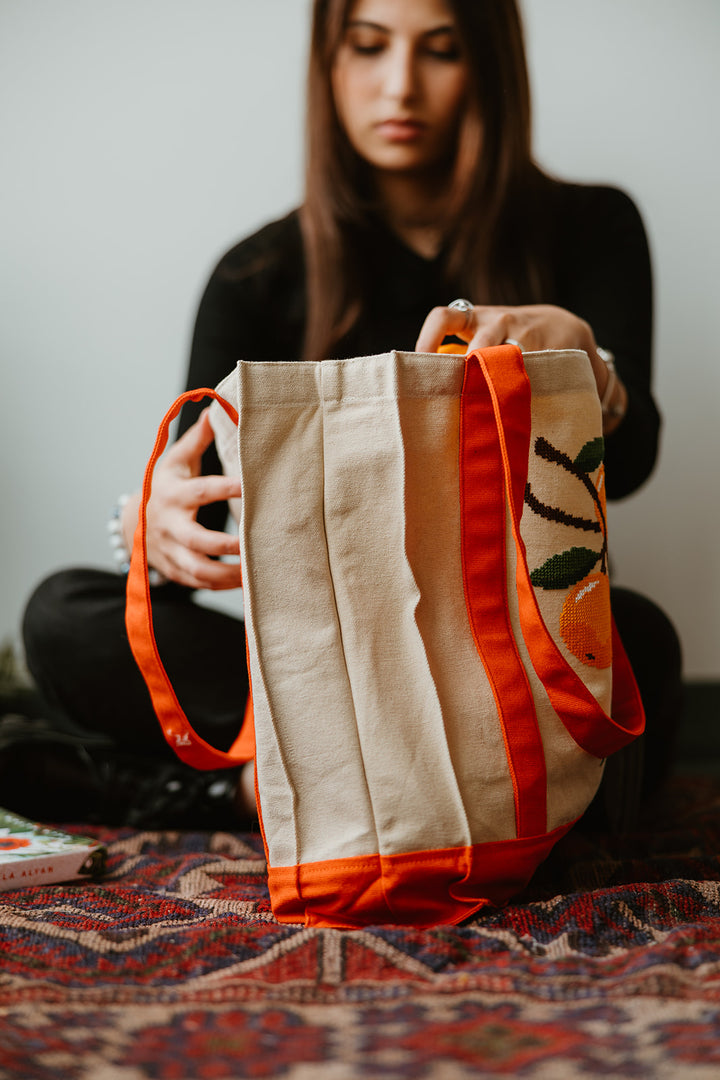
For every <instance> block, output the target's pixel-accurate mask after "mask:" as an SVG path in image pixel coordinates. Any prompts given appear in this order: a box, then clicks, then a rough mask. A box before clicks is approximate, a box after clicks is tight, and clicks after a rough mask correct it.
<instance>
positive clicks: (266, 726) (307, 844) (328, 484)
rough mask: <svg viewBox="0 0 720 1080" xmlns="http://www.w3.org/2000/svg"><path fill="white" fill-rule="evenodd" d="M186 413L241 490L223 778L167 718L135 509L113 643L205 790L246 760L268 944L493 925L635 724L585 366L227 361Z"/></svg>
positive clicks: (510, 353)
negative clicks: (262, 864)
mask: <svg viewBox="0 0 720 1080" xmlns="http://www.w3.org/2000/svg"><path fill="white" fill-rule="evenodd" d="M203 393H211V394H213V395H214V396H215V397H216V401H215V402H214V404H213V406H212V420H213V426H214V429H215V433H216V442H217V446H218V450H219V453H220V457H221V460H222V462H223V467H224V468H225V470H226V471H227V472H228V473H237V474H239V476H240V478H241V487H242V498H241V499H240V500H239V501H238V505H237V506H236V507H235V508H234V509H235V512H236V514H237V517H238V527H239V533H240V549H241V562H242V568H243V582H244V586H243V587H244V603H245V619H246V635H247V660H248V665H249V670H250V678H251V687H252V708H251V709H249V710H248V712H249V713H251V714H252V715H248V717H247V719H246V723H245V725H244V726H243V729H242V731H241V732H240V733H239V735H238V740H237V742H236V744H235V746H234V747H233V748H232V749H231V750H230V751H229V752H227V753H224V752H221V751H217V750H215V749H214V748H212V747H210V746H209V745H208V744H207V743H204V742H203V741H202V740H201V739H199V738H198V737H197V736H196V735H195V733H194V731H193V730H192V727H191V726H190V724H189V722H188V721H187V719H186V717H185V716H184V714H183V712H182V708H181V706H180V704H179V703H178V702H177V699H176V698H175V695H174V692H173V691H172V687H171V686H170V685H169V682H168V680H167V676H166V675H165V673H164V668H163V667H162V662H161V659H160V657H159V655H158V653H157V649H156V647H155V645H154V640H153V635H152V615H151V609H150V589H149V586H148V585H147V566H146V562H147V560H146V558H145V554H144V548H145V544H144V531H143V530H144V527H143V515H144V511H141V521H140V527H139V529H138V532H137V534H136V541H135V546H134V550H133V559H132V565H131V571H130V575H129V580H128V620H127V621H128V631H129V635H130V639H131V643H132V646H133V650H134V652H135V655H136V659H137V660H138V663H139V665H140V668H141V670H142V671H143V674H144V676H145V678H146V681H147V682H148V686H149V689H150V691H151V694H152V696H153V701H154V704H155V707H156V711H157V713H158V716H159V719H160V722H161V724H162V726H163V729H164V731H165V733H166V737H167V738H168V741H169V742H170V744H171V745H172V746H173V747H174V748H175V749H176V752H177V753H178V754H179V756H180V757H182V758H183V760H185V761H187V762H190V763H191V764H193V765H196V766H197V767H198V768H217V767H218V766H221V765H232V764H237V763H238V762H239V761H244V760H247V759H248V758H250V757H252V755H253V753H254V754H255V761H256V786H257V794H258V809H259V815H260V822H261V828H262V834H263V840H264V845H265V851H266V855H267V864H268V881H269V888H270V897H271V902H272V907H273V912H274V914H275V916H276V918H277V919H278V920H280V921H281V922H292V923H305V924H306V925H314V926H328V927H358V926H363V925H367V924H373V923H374V924H377V923H389V924H402V925H412V926H417V927H429V926H433V925H437V924H440V923H454V922H459V921H461V920H463V919H466V918H468V917H469V916H471V915H473V914H474V913H476V912H478V911H479V910H481V909H482V908H483V907H484V906H486V905H488V904H500V903H503V902H505V901H507V900H508V899H509V898H510V897H512V896H513V895H514V894H515V893H517V892H518V891H519V890H520V889H522V888H523V887H524V885H525V884H526V883H527V882H528V880H529V879H530V877H531V876H532V874H533V872H534V870H535V869H536V868H537V866H538V865H539V864H540V862H541V861H542V860H543V859H544V858H545V857H546V856H547V854H548V853H549V851H550V850H551V849H552V847H553V845H554V844H555V843H556V842H557V840H558V839H559V838H560V837H562V836H563V835H564V834H565V833H566V832H567V831H568V830H569V829H570V828H571V827H572V825H573V824H574V823H575V822H576V821H577V820H578V818H579V817H580V816H581V815H582V814H583V812H584V811H585V809H586V808H587V806H588V805H589V803H590V801H591V800H592V798H593V796H594V794H595V792H596V791H597V788H598V785H599V783H600V780H601V778H602V774H603V766H604V760H605V758H606V757H607V756H608V755H610V754H612V753H614V752H615V751H617V750H619V749H620V748H621V747H623V746H624V745H626V744H627V743H629V742H630V741H632V739H634V738H635V737H636V736H637V735H638V734H639V733H640V732H641V731H642V728H643V725H644V716H643V710H642V705H641V703H640V699H639V694H638V691H637V686H636V684H635V680H634V678H633V675H632V671H631V669H630V666H629V663H628V660H627V657H626V655H625V652H624V650H623V648H622V644H621V642H620V640H619V637H618V635H617V633H616V631H615V628H614V624H613V622H612V616H611V611H610V590H609V579H608V539H607V518H606V511H605V498H604V484H603V479H604V468H603V439H602V417H601V410H600V403H599V401H598V396H597V392H596V389H595V382H594V378H593V374H592V369H591V367H590V363H589V360H588V357H587V355H586V354H585V353H583V352H579V351H572V350H570V351H562V352H559V351H553V352H550V351H548V352H537V353H526V354H525V355H524V356H523V354H522V353H521V352H520V350H519V349H518V348H517V347H515V346H514V345H504V346H499V347H496V348H489V349H482V350H476V351H475V352H473V353H471V354H469V355H468V356H467V357H464V356H457V355H448V354H445V355H436V354H432V355H427V354H416V353H404V352H389V353H386V354H382V355H377V356H368V357H358V358H356V359H350V360H326V361H322V362H319V363H305V362H297V363H252V362H244V361H241V362H240V363H238V365H237V367H236V369H235V370H234V371H233V372H232V373H231V374H230V375H229V376H228V378H227V379H225V380H224V382H223V383H222V384H221V385H220V386H219V387H218V388H217V390H216V391H199V392H198V395H199V396H202V394H203ZM182 400H184V398H183V399H180V403H181V402H182ZM177 408H179V405H178V403H176V407H175V411H177ZM172 414H173V410H171V413H170V414H169V416H170V415H172ZM166 421H167V418H166ZM164 425H165V427H166V423H165V422H164ZM161 435H162V432H161ZM159 442H162V438H160V440H159ZM160 452H161V448H160V449H158V447H156V452H155V453H154V455H153V459H151V462H150V465H149V466H148V473H147V475H146V485H145V489H146V490H145V501H147V497H148V496H149V489H150V482H151V479H150V478H151V474H152V467H153V464H154V461H155V460H156V458H157V456H158V455H159V453H160ZM240 661H241V658H240V657H239V658H238V662H239V663H240ZM198 678H200V679H201V678H202V672H201V671H199V672H198ZM253 721H254V739H253V728H252V724H253Z"/></svg>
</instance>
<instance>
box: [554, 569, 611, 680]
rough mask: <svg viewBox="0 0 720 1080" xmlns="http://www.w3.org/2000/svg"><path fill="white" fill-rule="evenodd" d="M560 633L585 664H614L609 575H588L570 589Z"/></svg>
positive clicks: (595, 665) (603, 666)
mask: <svg viewBox="0 0 720 1080" xmlns="http://www.w3.org/2000/svg"><path fill="white" fill-rule="evenodd" d="M560 634H561V636H562V639H563V641H564V642H565V644H566V645H567V647H568V649H569V650H570V652H571V653H572V654H573V656H576V657H577V658H578V660H580V661H582V663H583V664H588V665H590V667H596V668H606V667H610V664H611V663H612V623H611V619H610V581H609V579H608V576H607V574H601V573H595V574H588V575H587V577H584V578H583V579H582V581H579V582H578V583H577V585H575V587H574V588H573V589H571V590H570V592H569V593H568V595H567V597H566V598H565V603H564V604H563V606H562V612H561V613H560Z"/></svg>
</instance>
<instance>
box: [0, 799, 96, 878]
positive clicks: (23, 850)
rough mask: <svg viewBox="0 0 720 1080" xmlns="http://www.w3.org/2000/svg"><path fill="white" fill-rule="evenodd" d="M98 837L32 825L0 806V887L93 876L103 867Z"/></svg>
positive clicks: (32, 823)
mask: <svg viewBox="0 0 720 1080" xmlns="http://www.w3.org/2000/svg"><path fill="white" fill-rule="evenodd" d="M105 860H106V850H105V847H104V845H103V844H102V843H101V842H100V841H99V840H93V839H91V838H90V837H87V836H75V835H73V834H72V833H66V832H62V831H61V830H59V829H51V828H48V827H47V826H45V825H36V824H35V823H34V822H32V821H28V820H27V819H26V818H23V817H19V815H18V814H13V813H11V812H10V811H9V810H3V809H2V808H0V891H3V890H7V889H22V888H25V887H26V886H28V885H46V884H49V883H50V882H53V881H76V880H83V879H84V880H93V879H94V878H97V877H99V876H100V875H101V874H102V873H103V871H104V869H105Z"/></svg>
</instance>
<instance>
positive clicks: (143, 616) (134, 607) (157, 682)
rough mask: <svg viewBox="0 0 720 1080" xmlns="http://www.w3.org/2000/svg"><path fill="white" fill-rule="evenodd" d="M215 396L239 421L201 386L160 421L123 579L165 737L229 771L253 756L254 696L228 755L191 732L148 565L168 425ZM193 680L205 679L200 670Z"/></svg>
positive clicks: (133, 635) (194, 758)
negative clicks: (168, 661) (163, 652)
mask: <svg viewBox="0 0 720 1080" xmlns="http://www.w3.org/2000/svg"><path fill="white" fill-rule="evenodd" d="M206 397H210V398H213V399H214V400H215V401H217V403H218V404H219V405H221V406H222V408H223V409H224V410H225V412H226V413H227V415H228V416H229V417H230V419H231V420H232V422H233V423H234V424H237V422H238V414H237V411H236V410H235V409H234V408H233V406H232V405H231V404H230V403H229V402H228V401H226V400H225V399H224V398H223V397H221V396H220V395H219V394H218V393H217V391H215V390H209V389H207V388H203V389H200V390H189V391H188V392H187V393H185V394H181V395H180V397H179V398H177V400H176V401H175V402H174V403H173V404H172V406H171V407H170V409H168V411H167V413H166V414H165V416H164V417H163V420H162V423H161V424H160V429H159V431H158V434H157V439H156V440H155V446H154V448H153V452H152V454H151V456H150V460H149V461H148V463H147V467H146V469H145V476H144V479H143V487H142V499H141V503H140V513H139V516H138V527H137V529H136V531H135V536H134V538H133V549H132V556H131V558H130V570H129V572H128V578H127V600H126V605H125V626H126V628H127V634H128V640H129V642H130V648H131V649H132V653H133V656H134V657H135V661H136V663H137V665H138V667H139V668H140V673H141V674H142V677H143V679H144V680H145V683H146V685H147V688H148V690H149V692H150V697H151V698H152V703H153V708H154V709H155V713H156V715H157V718H158V720H159V721H160V726H161V727H162V730H163V734H164V735H165V738H166V740H167V742H168V743H169V745H170V746H171V747H172V749H173V750H174V751H175V753H176V754H177V756H178V757H179V758H180V759H181V760H182V761H184V762H185V763H186V764H187V765H192V766H193V767H194V768H196V769H224V768H225V769H227V768H231V767H232V766H236V765H242V764H243V763H244V762H246V761H250V760H251V758H253V757H254V756H255V734H254V728H253V713H252V698H251V697H248V703H247V707H246V710H245V719H244V722H243V725H242V727H241V729H240V734H239V735H238V737H237V739H236V740H235V742H234V743H233V745H232V746H231V747H230V749H229V750H228V751H224V750H218V749H216V748H215V747H214V746H211V745H210V743H208V742H205V740H204V739H201V738H200V736H199V735H197V734H196V733H195V731H194V730H193V727H192V725H191V723H190V721H189V720H188V718H187V716H186V715H185V713H184V712H183V710H182V708H181V706H180V703H179V701H178V699H177V697H176V695H175V691H174V689H173V687H172V683H171V682H170V679H169V677H168V674H167V672H166V671H165V668H164V667H163V663H162V660H161V659H160V654H159V653H158V648H157V643H156V641H155V632H154V630H153V620H152V596H151V591H150V582H149V580H148V562H147V504H148V500H149V499H150V492H151V490H152V476H153V471H154V469H155V465H156V464H157V461H158V459H159V457H160V455H161V454H162V452H163V450H164V449H165V447H166V446H167V441H168V431H169V428H170V424H171V423H172V421H173V420H174V419H175V417H176V416H177V415H178V413H179V412H180V409H181V408H182V406H183V405H184V404H185V403H186V402H187V401H202V399H203V398H206ZM197 677H198V678H199V679H201V678H202V677H203V673H202V671H198V672H197Z"/></svg>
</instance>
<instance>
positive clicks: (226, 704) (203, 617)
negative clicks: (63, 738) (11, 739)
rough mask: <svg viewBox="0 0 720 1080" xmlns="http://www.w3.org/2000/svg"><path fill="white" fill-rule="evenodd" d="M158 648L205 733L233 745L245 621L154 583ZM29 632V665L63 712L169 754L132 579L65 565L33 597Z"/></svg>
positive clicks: (243, 690) (240, 710) (243, 692)
mask: <svg viewBox="0 0 720 1080" xmlns="http://www.w3.org/2000/svg"><path fill="white" fill-rule="evenodd" d="M152 595H153V622H154V627H155V636H156V639H157V643H158V650H159V653H160V657H161V659H162V661H163V664H164V666H165V668H166V670H167V672H168V675H169V677H170V679H171V681H172V684H173V686H174V688H175V691H176V693H177V696H178V699H179V701H180V704H181V705H182V707H183V709H184V711H185V713H186V714H187V716H188V719H189V720H190V722H191V723H192V725H193V727H194V728H195V730H196V731H197V733H198V734H199V735H200V736H201V737H202V738H204V739H206V740H207V741H208V742H210V743H212V744H213V745H214V746H217V747H218V748H220V749H224V750H225V749H228V748H229V746H230V745H231V743H232V742H233V740H234V738H235V737H236V735H237V733H238V731H239V730H240V725H241V723H242V719H243V715H244V711H245V702H246V698H247V691H248V675H247V667H246V660H245V633H244V624H243V623H242V622H241V621H240V620H238V619H234V618H232V617H230V616H228V615H225V614H223V613H221V612H216V611H210V610H208V609H206V608H202V607H199V606H198V605H197V604H195V603H193V601H192V599H191V595H190V593H189V592H188V591H187V590H186V589H181V588H180V587H177V586H174V585H172V584H170V585H165V586H160V587H157V588H155V589H153V594H152ZM23 637H24V644H25V654H26V661H27V665H28V668H29V670H30V672H31V674H32V675H33V678H34V679H35V681H36V684H37V686H38V689H39V690H40V693H41V694H42V695H43V697H44V699H45V701H46V702H47V704H48V707H49V709H50V711H51V712H52V713H54V714H55V715H56V716H57V717H60V718H65V719H67V720H69V721H70V722H71V723H72V724H74V725H77V726H80V727H81V728H84V729H86V730H88V731H96V732H97V731H99V732H103V733H104V734H107V735H110V736H111V737H112V738H113V739H114V740H116V741H117V743H118V745H120V746H124V747H127V748H128V749H132V750H133V751H135V752H140V753H146V754H150V753H158V754H165V753H166V752H167V753H170V751H169V748H168V747H167V746H166V743H165V739H164V737H163V735H162V732H161V730H160V725H159V723H158V721H157V718H156V717H155V713H154V711H153V709H152V704H151V701H150V696H149V694H148V691H147V688H146V686H145V683H144V681H143V679H142V677H141V675H140V672H139V670H138V668H137V666H136V664H135V660H134V659H133V656H132V653H131V651H130V646H129V643H128V640H127V634H126V631H125V579H124V578H123V577H120V576H119V575H117V574H112V573H107V572H105V571H101V570H87V569H73V570H65V571H60V572H59V573H56V574H53V575H52V576H51V577H49V578H47V579H46V580H45V581H43V582H42V583H41V584H40V585H39V586H38V587H37V589H36V590H35V592H34V593H33V595H32V596H31V598H30V600H29V602H28V605H27V608H26V611H25V617H24V623H23Z"/></svg>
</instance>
